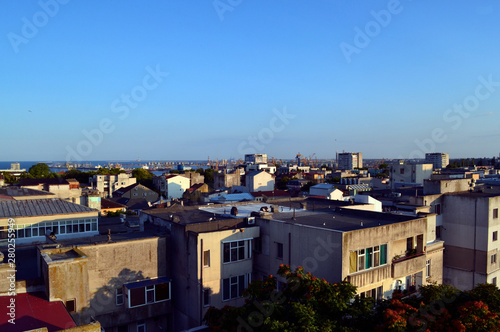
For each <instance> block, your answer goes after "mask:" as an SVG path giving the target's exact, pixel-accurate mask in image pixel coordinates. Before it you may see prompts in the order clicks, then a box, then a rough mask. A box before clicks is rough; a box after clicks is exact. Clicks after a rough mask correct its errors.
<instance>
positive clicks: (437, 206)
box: [434, 204, 441, 215]
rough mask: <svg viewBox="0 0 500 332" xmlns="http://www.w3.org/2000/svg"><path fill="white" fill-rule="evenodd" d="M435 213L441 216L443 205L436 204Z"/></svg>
mask: <svg viewBox="0 0 500 332" xmlns="http://www.w3.org/2000/svg"><path fill="white" fill-rule="evenodd" d="M434 212H435V213H436V214H437V215H440V214H441V204H436V206H434Z"/></svg>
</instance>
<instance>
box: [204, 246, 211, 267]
mask: <svg viewBox="0 0 500 332" xmlns="http://www.w3.org/2000/svg"><path fill="white" fill-rule="evenodd" d="M203 266H205V267H209V266H210V250H205V251H204V252H203Z"/></svg>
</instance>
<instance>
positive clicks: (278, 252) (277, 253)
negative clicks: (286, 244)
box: [276, 242, 283, 259]
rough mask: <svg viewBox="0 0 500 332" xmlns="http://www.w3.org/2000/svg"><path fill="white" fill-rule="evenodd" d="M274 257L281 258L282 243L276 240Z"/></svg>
mask: <svg viewBox="0 0 500 332" xmlns="http://www.w3.org/2000/svg"><path fill="white" fill-rule="evenodd" d="M276 257H277V258H279V259H283V243H279V242H276Z"/></svg>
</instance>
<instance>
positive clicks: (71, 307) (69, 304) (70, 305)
mask: <svg viewBox="0 0 500 332" xmlns="http://www.w3.org/2000/svg"><path fill="white" fill-rule="evenodd" d="M66 309H68V311H69V312H75V311H76V307H75V299H73V300H68V301H66Z"/></svg>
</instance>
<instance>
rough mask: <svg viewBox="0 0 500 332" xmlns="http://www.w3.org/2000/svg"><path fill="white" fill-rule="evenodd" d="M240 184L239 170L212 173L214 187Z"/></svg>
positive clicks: (219, 187) (228, 186)
mask: <svg viewBox="0 0 500 332" xmlns="http://www.w3.org/2000/svg"><path fill="white" fill-rule="evenodd" d="M240 185H241V174H240V170H239V169H236V170H235V171H234V172H233V173H226V172H222V173H214V189H221V188H230V187H232V186H240Z"/></svg>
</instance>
